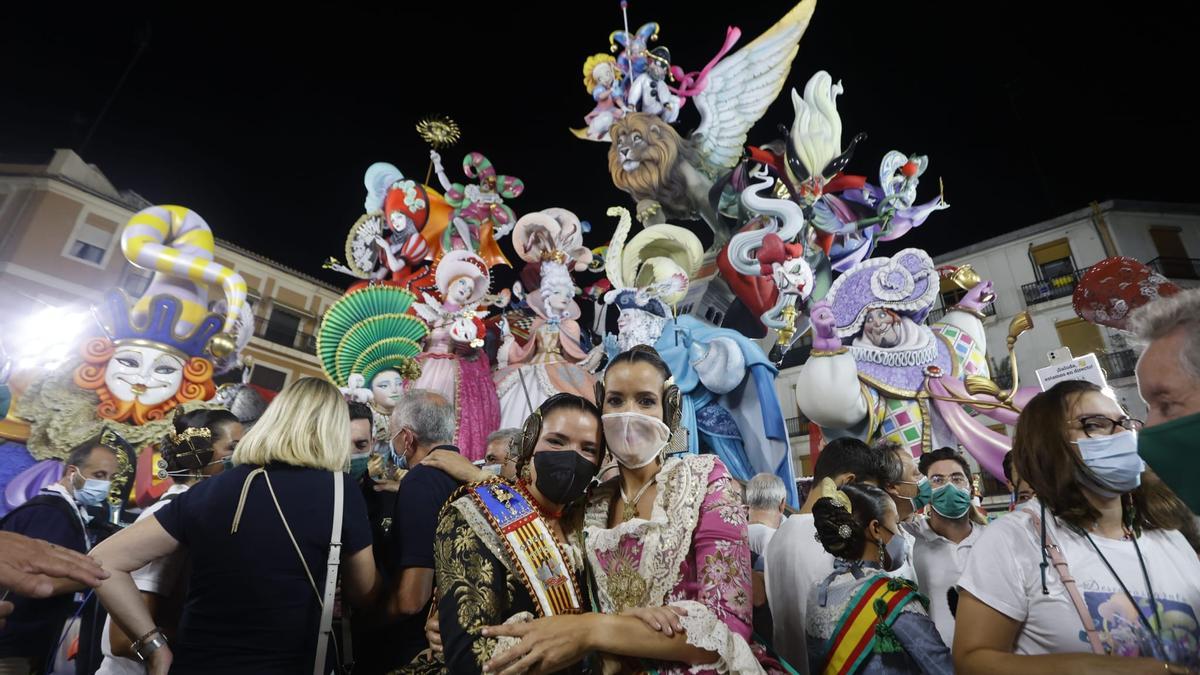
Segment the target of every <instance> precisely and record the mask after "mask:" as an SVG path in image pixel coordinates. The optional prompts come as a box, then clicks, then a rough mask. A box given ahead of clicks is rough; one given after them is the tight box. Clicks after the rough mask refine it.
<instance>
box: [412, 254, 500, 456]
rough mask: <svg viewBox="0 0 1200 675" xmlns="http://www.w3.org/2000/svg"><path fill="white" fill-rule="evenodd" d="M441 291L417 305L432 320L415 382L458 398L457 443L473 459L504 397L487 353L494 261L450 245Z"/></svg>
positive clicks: (495, 423) (441, 266)
mask: <svg viewBox="0 0 1200 675" xmlns="http://www.w3.org/2000/svg"><path fill="white" fill-rule="evenodd" d="M434 274H435V276H436V278H437V296H434V295H432V294H429V293H426V294H425V295H424V298H423V302H420V303H417V304H416V305H414V306H413V309H414V311H416V312H417V314H418V315H419V316H420V317H421V318H422V319H424V320H425V322H426V323H427V324H428V325H429V336H428V339H427V341H426V345H425V351H423V352H422V353H421V354H420V356H419V357H417V361H418V363H420V365H421V375H420V377H419V378H418V379H417V380H416V381H415V382H410V384H411V386H413V387H416V388H419V389H430V390H433V391H436V392H438V393H440V394H442V395H443V396H445V397H446V400H448V401H450V402H451V403H453V404H454V407H455V412H456V415H457V419H458V427H457V431H456V432H455V435H454V442H455V445H457V446H458V448H459V449H460V450H461V451H462V453H463V455H465V456H466V457H467V458H469V459H470V460H472V461H475V460H477V459H483V456H484V453H485V452H486V451H487V435H488V434H489V433H491V432H493V431H495V430H496V429H498V428H500V403H499V401H498V400H497V397H496V385H495V384H494V383H493V382H492V374H491V364H490V362H489V361H488V357H487V354H486V353H484V351H483V349H481V347H483V341H484V333H485V329H484V325H483V322H482V321H481V319H482V317H484V316H486V315H487V311H486V310H479V309H478V307H479V306H480V303H482V302H483V301H484V299H485V296H487V291H488V286H489V284H490V283H491V277H490V275H489V272H488V266H487V264H486V263H485V262H484V261H483V259H482V258H480V257H479V256H477V255H475V254H473V253H470V252H469V251H450V252H449V253H447V254H446V255H445V256H444V257H443V258H442V259H441V261H440V262H439V263H438V265H437V268H436V270H435V271H434Z"/></svg>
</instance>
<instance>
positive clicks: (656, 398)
mask: <svg viewBox="0 0 1200 675" xmlns="http://www.w3.org/2000/svg"><path fill="white" fill-rule="evenodd" d="M669 378H670V371H669V370H668V368H667V366H666V364H665V363H664V362H663V361H662V359H661V358H660V357H659V355H658V353H657V352H655V351H654V350H653V349H652V348H650V347H645V346H642V347H635V348H633V349H631V350H629V351H626V352H623V353H621V354H619V355H617V356H616V357H615V358H614V359H613V360H612V361H611V362H610V363H609V365H608V368H607V370H606V371H605V377H604V385H603V390H602V392H601V393H602V396H601V406H602V411H603V413H604V414H603V417H602V418H601V420H602V422H603V426H604V440H605V444H606V445H607V447H608V451H609V452H610V453H611V454H612V456H613V457H614V458H615V459H616V461H617V463H618V465H619V475H618V476H617V477H616V478H614V479H612V480H610V481H608V482H606V483H604V484H602V485H600V486H599V487H598V488H596V489H595V490H593V492H592V494H591V496H590V497H589V498H588V502H587V507H586V509H585V513H584V522H583V534H584V537H583V542H584V549H585V551H584V552H585V554H586V557H587V563H588V569H589V571H590V572H591V576H592V578H593V580H594V588H593V591H594V598H595V603H596V604H597V605H598V606H597V607H595V608H594V609H596V610H597V612H594V613H590V614H582V615H574V616H555V617H548V618H543V619H538V620H536V621H533V622H530V623H526V624H520V625H515V626H512V625H506V626H494V627H490V628H486V629H484V635H487V636H500V635H507V636H513V637H519V638H521V641H520V642H519V643H518V644H517V645H516V646H515V647H513V648H512V649H511V650H509V651H507V652H505V653H504V654H502V655H500V656H498V657H496V658H494V659H492V661H491V662H490V663H489V664H488V667H489V672H494V673H501V674H505V675H507V674H510V673H513V674H515V673H521V672H526V671H530V670H536V672H553V671H556V670H560V669H563V668H566V667H567V666H569V665H570V664H573V663H576V662H578V661H580V660H581V659H583V658H584V657H585V656H586V655H587V654H588V653H589V652H595V653H599V654H600V656H599V658H601V659H604V660H606V661H611V662H612V663H606V664H605V671H604V672H610V670H611V671H613V672H615V671H617V670H621V672H641V671H646V670H653V671H656V672H660V673H676V672H678V673H683V672H689V669H692V668H695V670H692V671H691V672H718V673H726V672H737V673H761V672H764V671H774V670H778V669H779V664H778V663H776V662H775V661H774V660H773V659H771V658H770V657H768V656H766V654H765V651H764V650H763V649H762V647H761V646H759V645H752V643H751V641H750V634H751V602H750V592H751V588H750V547H749V544H748V540H747V529H746V528H747V524H746V510H745V507H744V506H743V505H742V502H741V496H740V494H739V490H738V487H737V484H736V483H734V482H733V480H732V479H731V478H730V476H729V473H728V471H726V469H725V466H724V465H723V464H722V463H721V461H720V460H719V459H717V458H716V457H715V456H714V455H689V454H684V455H682V456H680V457H675V456H671V455H672V453H673V450H674V449H675V448H677V447H678V448H686V439H685V438H683V437H682V434H683V432H681V431H680V430H679V429H678V420H679V412H678V411H679V391H678V389H676V388H675V387H674V386H673V385H672V384H670V381H669ZM601 612H602V613H601ZM616 662H620V663H616Z"/></svg>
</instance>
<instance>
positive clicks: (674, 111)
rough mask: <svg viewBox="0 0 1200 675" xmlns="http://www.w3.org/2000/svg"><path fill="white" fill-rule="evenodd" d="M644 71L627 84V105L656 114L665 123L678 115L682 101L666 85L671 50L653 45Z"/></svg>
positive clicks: (673, 120) (671, 121) (673, 119)
mask: <svg viewBox="0 0 1200 675" xmlns="http://www.w3.org/2000/svg"><path fill="white" fill-rule="evenodd" d="M647 56H648V59H647V65H646V72H644V73H642V74H641V75H638V76H637V77H636V78H634V80H633V84H631V85H630V86H629V105H630V106H631V107H633V108H636V109H637V110H638V111H639V112H644V113H648V114H650V115H657V116H658V117H660V118H662V120H663V121H664V122H666V123H667V124H673V123H674V122H675V120H676V119H677V118H678V117H679V109H680V108H681V107H682V105H683V103H682V101H681V100H680V99H679V97H678V96H676V95H675V94H674V93H672V92H671V88H670V87H668V86H667V75H668V73H669V72H670V70H671V51H670V50H668V49H667V48H666V47H655V48H654V49H652V50H650V53H649V54H648V55H647Z"/></svg>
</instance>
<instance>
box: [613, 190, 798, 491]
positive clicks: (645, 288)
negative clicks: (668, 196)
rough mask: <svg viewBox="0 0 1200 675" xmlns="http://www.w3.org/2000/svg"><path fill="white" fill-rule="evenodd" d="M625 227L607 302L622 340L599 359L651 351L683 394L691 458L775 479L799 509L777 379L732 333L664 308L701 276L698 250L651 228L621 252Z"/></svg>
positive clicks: (669, 229) (681, 234) (668, 228)
mask: <svg viewBox="0 0 1200 675" xmlns="http://www.w3.org/2000/svg"><path fill="white" fill-rule="evenodd" d="M624 211H625V210H624V209H619V210H618V212H624ZM610 213H611V211H610ZM627 218H628V214H627V212H626V213H625V214H624V215H622V218H621V221H622V222H621V224H620V225H618V226H617V231H616V233H615V234H614V237H613V242H612V244H610V245H609V254H610V255H609V259H608V260H607V262H606V269H607V272H608V277H609V280H610V281H611V282H612V283H613V287H614V288H613V291H611V292H610V293H609V294H608V296H607V297H606V298H605V299H606V301H607V302H608V303H609V304H615V305H616V306H617V308H618V309H619V310H620V311H621V316H620V318H619V320H618V322H617V326H618V331H619V335H617V336H612V335H608V336H606V337H605V341H604V351H605V353H606V354H607V355H608V357H609V358H610V359H611V358H612V357H614V356H616V355H617V354H618V353H620V352H622V351H625V350H627V349H630V348H631V347H633V346H634V345H639V344H644V345H651V346H653V347H654V348H655V349H656V350H657V351H658V353H659V354H660V355H661V356H662V357H663V360H664V361H666V362H667V365H668V366H670V368H671V374H672V376H673V377H674V380H675V384H676V385H677V386H678V387H679V389H680V391H681V392H682V393H683V394H684V396H683V417H682V424H683V426H684V428H686V429H687V430H688V439H687V451H688V452H691V453H700V452H711V453H713V454H715V455H717V456H718V457H720V458H721V461H722V462H724V463H725V466H726V467H728V469H729V472H730V473H732V474H733V475H734V477H736V478H738V479H739V480H743V481H747V480H750V478H751V477H753V476H754V474H756V473H760V472H766V473H772V474H775V475H777V476H779V477H780V478H781V479H783V484H784V485H786V486H787V488H788V503H789V504H791V505H792V506H793V507H797V506H799V499H798V495H797V493H796V479H795V474H794V472H793V470H792V459H791V449H790V446H789V443H788V437H787V428H786V425H785V424H784V418H783V411H782V410H781V408H780V405H779V399H778V397H777V396H776V394H775V376H776V375H777V374H778V371H777V370H776V368H775V366H774V365H772V364H771V362H770V361H769V360H768V359H767V356H766V354H764V353H763V351H762V349H761V348H760V347H759V346H758V345H757V344H756V343H755V342H754V341H752V340H750V339H749V338H747V337H745V336H744V335H742V334H741V333H738V332H737V331H734V330H730V329H727V328H716V327H713V326H711V325H709V324H706V323H704V322H702V321H700V320H698V319H695V318H693V317H691V316H681V317H678V318H671V311H670V309H669V307H668V304H667V303H668V302H677V301H678V299H680V298H682V297H683V295H684V294H686V292H687V279H688V276H689V275H690V274H694V273H695V272H696V269H698V267H699V264H698V262H695V261H698V260H700V259H702V258H703V249H702V247H701V245H700V242H699V240H698V239H696V235H694V234H692V233H691V232H689V231H688V230H685V229H683V228H679V227H675V226H672V225H654V226H651V227H649V228H646V229H645V230H643V231H642V232H640V233H638V235H637V236H635V237H633V238H632V239H631V240H630V241H629V243H628V246H625V245H624V239H625V236H626V235H627V234H628V221H627ZM693 240H694V241H693ZM643 254H645V255H646V257H645V258H643ZM681 263H682V264H681ZM627 272H628V274H627Z"/></svg>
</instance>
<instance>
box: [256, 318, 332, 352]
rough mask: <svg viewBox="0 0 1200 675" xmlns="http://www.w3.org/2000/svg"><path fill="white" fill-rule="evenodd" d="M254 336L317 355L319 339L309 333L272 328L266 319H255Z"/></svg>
mask: <svg viewBox="0 0 1200 675" xmlns="http://www.w3.org/2000/svg"><path fill="white" fill-rule="evenodd" d="M254 334H255V335H256V336H258V337H260V338H262V339H264V340H266V341H268V342H274V343H275V344H277V345H283V346H284V347H291V348H292V349H299V350H300V351H302V352H307V353H309V354H316V353H317V338H316V337H315V336H313V335H310V334H309V333H301V332H300V331H288V330H281V329H280V328H279V326H272V325H271V322H270V321H269V320H267V319H266V318H264V317H256V318H255V319H254Z"/></svg>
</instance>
